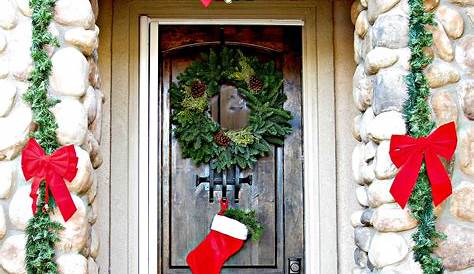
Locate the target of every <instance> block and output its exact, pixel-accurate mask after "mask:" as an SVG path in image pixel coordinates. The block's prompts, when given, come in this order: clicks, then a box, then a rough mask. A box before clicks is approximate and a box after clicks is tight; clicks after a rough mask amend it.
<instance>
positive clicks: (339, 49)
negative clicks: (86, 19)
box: [98, 0, 358, 273]
mask: <svg viewBox="0 0 474 274" xmlns="http://www.w3.org/2000/svg"><path fill="white" fill-rule="evenodd" d="M190 1H191V0H190ZM192 1H197V0H192ZM114 2H115V3H114V6H113V3H112V0H101V1H100V2H99V4H100V15H99V21H98V25H99V26H100V28H101V33H100V49H99V55H100V58H99V66H100V69H101V75H102V90H103V92H104V94H105V96H106V103H105V105H104V118H103V119H104V122H103V134H104V136H103V141H102V150H103V152H104V153H103V154H104V164H103V167H102V168H101V170H102V171H103V174H102V179H103V181H106V182H108V180H109V178H110V158H109V156H110V153H109V152H110V132H111V129H110V124H111V119H112V120H113V119H114V117H115V116H113V114H114V113H117V112H119V111H120V110H118V109H116V110H113V109H111V105H110V101H111V98H112V97H115V99H117V98H124V99H123V100H126V99H125V98H126V97H127V93H128V92H127V91H125V90H122V89H119V90H113V91H112V92H111V86H112V85H111V83H112V82H114V83H115V84H117V82H121V81H122V80H123V79H112V78H111V73H112V65H113V64H112V61H111V60H112V58H114V60H117V58H118V57H117V56H121V58H122V59H123V60H128V58H129V56H128V52H126V51H124V50H122V48H121V47H120V46H117V45H112V44H111V41H112V36H116V38H117V37H121V38H120V39H119V40H120V41H123V43H128V41H127V39H129V37H128V36H125V35H123V33H121V32H120V31H121V30H120V29H117V28H116V26H117V25H119V24H118V23H117V22H112V18H113V16H114V14H113V12H112V11H113V10H115V12H117V5H118V4H119V2H120V7H121V9H123V8H124V7H127V4H126V3H127V2H129V1H127V0H123V1H114ZM156 2H159V1H156ZM350 5H351V3H350V1H349V0H342V1H335V2H334V14H335V15H334V18H329V19H328V20H331V21H332V20H333V21H334V51H335V54H334V61H335V71H334V76H335V83H334V84H335V93H336V102H335V108H336V135H337V138H336V145H337V147H336V149H337V205H336V207H337V215H338V216H337V221H338V228H337V230H338V233H337V234H338V240H337V241H338V254H334V255H333V256H336V255H337V257H338V266H339V271H338V272H339V273H349V272H350V269H351V267H352V265H353V260H352V253H353V237H352V228H351V227H350V224H349V219H350V213H351V212H352V211H354V210H355V209H356V208H357V207H358V204H357V202H356V201H355V198H354V195H353V193H354V188H355V186H354V184H353V183H352V179H351V176H350V154H351V151H352V148H353V140H352V137H351V128H352V117H353V116H355V108H354V107H353V103H352V94H351V89H352V88H351V86H352V75H353V71H354V61H353V58H352V55H353V48H352V40H353V26H352V23H351V22H350ZM121 12H122V13H123V10H122V11H121ZM115 16H117V15H116V14H115ZM115 18H116V20H119V21H122V20H123V18H117V17H115ZM122 25H123V21H122ZM112 26H114V29H113V28H112ZM136 31H138V28H136ZM112 48H113V49H114V52H112V51H111V50H112ZM119 59H120V58H119ZM119 63H121V62H119ZM116 65H117V64H116ZM122 65H126V63H124V64H122ZM111 113H112V118H111V117H110V114H111ZM115 122H117V121H115ZM121 122H122V121H121ZM123 123H127V121H123ZM112 131H113V129H112ZM116 132H117V131H116ZM112 135H113V134H112ZM124 155H126V154H123V156H122V157H126V156H124ZM113 157H117V155H116V156H113ZM112 164H113V163H112ZM124 176H125V175H124ZM111 184H112V185H113V184H114V182H111ZM110 187H111V185H109V184H108V183H104V184H102V186H101V189H100V195H101V196H100V198H101V204H100V213H99V214H101V215H102V218H101V219H100V220H101V222H102V223H100V225H101V228H102V229H101V231H100V233H101V234H102V235H101V238H102V239H103V240H102V242H103V245H102V246H101V253H100V255H99V258H98V261H99V263H100V265H101V273H107V270H108V269H109V266H110V264H112V268H111V270H112V273H122V272H120V271H119V270H118V269H117V268H114V267H116V266H117V263H118V261H120V260H122V261H123V259H126V258H125V257H120V256H119V257H117V256H114V253H115V254H127V252H128V251H127V250H126V249H127V245H126V242H127V240H126V239H123V238H116V237H115V236H114V235H116V234H114V231H119V230H124V229H126V227H127V226H128V225H129V224H126V223H124V224H123V227H115V226H114V227H110V230H109V224H110V219H111V218H112V219H113V218H114V215H113V214H112V215H110V207H118V206H121V205H123V204H124V203H125V204H126V201H125V200H126V199H127V197H126V195H127V194H126V190H127V188H128V186H124V185H122V186H112V187H115V188H116V189H122V190H123V191H124V196H123V199H122V201H120V200H116V201H115V202H114V199H117V197H115V198H114V197H112V198H111V197H110ZM124 201H125V202H124ZM125 207H126V206H125ZM126 212H127V208H123V214H127V213H126ZM107 221H109V222H108V223H107ZM110 234H112V238H111V239H110V238H109V235H110ZM114 237H115V238H114ZM106 239H110V241H107V240H106ZM107 242H110V243H109V244H107ZM331 256H332V254H331ZM122 265H123V266H124V267H127V266H126V263H125V262H122ZM123 273H125V272H123Z"/></svg>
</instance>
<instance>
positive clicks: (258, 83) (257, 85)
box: [249, 75, 263, 92]
mask: <svg viewBox="0 0 474 274" xmlns="http://www.w3.org/2000/svg"><path fill="white" fill-rule="evenodd" d="M249 87H250V89H251V90H253V91H256V92H259V91H261V90H262V88H263V81H262V80H260V79H259V78H258V77H257V76H255V75H252V76H251V77H250V80H249Z"/></svg>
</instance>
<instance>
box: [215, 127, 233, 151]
mask: <svg viewBox="0 0 474 274" xmlns="http://www.w3.org/2000/svg"><path fill="white" fill-rule="evenodd" d="M214 141H215V142H216V144H218V145H220V146H223V147H227V146H229V145H230V141H231V140H230V138H229V137H227V135H225V133H224V131H222V130H221V131H218V132H216V134H214Z"/></svg>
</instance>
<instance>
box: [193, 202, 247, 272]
mask: <svg viewBox="0 0 474 274" xmlns="http://www.w3.org/2000/svg"><path fill="white" fill-rule="evenodd" d="M219 213H220V214H223V212H222V210H221V212H219ZM247 234H248V230H247V227H246V226H245V225H244V224H242V223H240V222H238V221H236V220H234V219H231V218H227V217H225V216H222V215H216V216H215V217H214V219H213V221H212V226H211V232H210V233H209V234H208V235H207V237H206V238H205V239H204V241H202V242H201V243H200V244H199V245H198V246H197V247H196V248H195V249H194V250H193V251H191V252H190V253H189V254H188V257H187V258H186V261H187V263H188V265H189V267H190V268H191V272H192V273H193V274H219V273H221V268H222V266H223V265H224V263H225V262H226V261H227V260H228V259H229V258H230V257H231V256H232V255H234V254H235V253H237V251H239V250H240V249H241V248H242V246H243V245H244V242H245V240H246V239H247Z"/></svg>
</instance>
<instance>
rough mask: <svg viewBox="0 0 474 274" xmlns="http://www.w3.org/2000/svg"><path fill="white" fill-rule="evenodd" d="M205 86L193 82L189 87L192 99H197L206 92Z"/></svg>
mask: <svg viewBox="0 0 474 274" xmlns="http://www.w3.org/2000/svg"><path fill="white" fill-rule="evenodd" d="M206 89H207V86H206V84H204V83H203V82H201V81H195V82H193V84H192V85H191V95H192V96H193V98H199V97H202V96H203V95H204V93H205V92H206Z"/></svg>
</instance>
